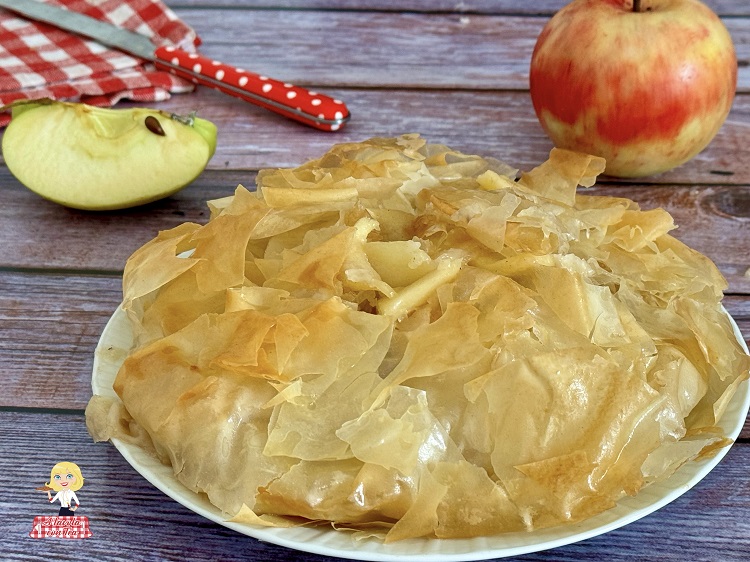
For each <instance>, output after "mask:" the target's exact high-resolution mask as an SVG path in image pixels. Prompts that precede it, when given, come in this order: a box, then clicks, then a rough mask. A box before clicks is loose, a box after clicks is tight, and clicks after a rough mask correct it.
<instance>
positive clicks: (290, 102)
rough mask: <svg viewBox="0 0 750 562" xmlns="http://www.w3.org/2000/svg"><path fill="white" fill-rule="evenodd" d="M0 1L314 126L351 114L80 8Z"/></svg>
mask: <svg viewBox="0 0 750 562" xmlns="http://www.w3.org/2000/svg"><path fill="white" fill-rule="evenodd" d="M0 6H1V7H3V8H7V9H9V10H11V11H13V12H15V13H17V14H21V15H22V16H25V17H27V18H29V19H32V20H36V21H41V22H44V23H48V24H50V25H53V26H55V27H59V28H61V29H65V30H67V31H70V32H72V33H76V34H78V35H83V36H85V37H88V38H90V39H94V40H95V41H98V42H99V43H102V44H103V45H107V46H109V47H114V48H116V49H119V50H121V51H125V52H127V53H130V54H132V55H135V56H136V57H139V58H141V59H144V60H148V61H151V62H153V64H154V66H155V67H156V68H157V69H159V70H166V71H167V72H170V73H172V74H175V75H177V76H180V77H182V78H186V79H188V80H191V81H192V82H193V83H195V84H201V85H203V86H208V87H209V88H214V89H215V90H219V91H221V92H223V93H225V94H229V95H230V96H234V97H236V98H240V99H243V100H245V101H248V102H250V103H253V104H255V105H259V106H261V107H264V108H266V109H269V110H271V111H273V112H275V113H279V114H281V115H284V116H285V117H288V118H290V119H294V120H295V121H299V122H300V123H304V124H305V125H310V126H311V127H315V128H316V129H321V130H323V131H336V130H338V129H340V128H341V127H342V126H343V125H344V124H345V123H346V122H347V121H348V120H349V118H350V116H351V115H350V113H349V110H348V109H347V107H346V105H345V104H344V102H342V101H341V100H337V99H333V98H330V97H328V96H325V95H323V94H319V93H317V92H311V91H309V90H307V89H305V88H302V87H299V86H294V85H292V84H288V83H285V82H281V81H279V80H274V79H272V78H268V77H267V76H261V75H259V74H255V73H253V72H248V71H247V70H243V69H240V68H235V67H233V66H231V65H228V64H223V63H221V62H219V61H215V60H212V59H210V58H208V57H204V56H202V55H199V54H198V53H189V52H187V51H185V50H183V49H179V48H177V47H173V46H158V47H157V46H155V45H154V44H153V43H152V42H151V41H150V40H149V38H148V37H146V36H144V35H140V34H139V33H135V32H133V31H129V30H127V29H122V28H119V27H117V26H114V25H112V24H110V23H107V22H105V21H101V20H98V19H95V18H92V17H89V16H87V15H85V14H81V13H78V12H73V11H71V10H67V9H65V8H60V7H58V6H53V5H50V4H44V3H42V2H38V1H36V0H0Z"/></svg>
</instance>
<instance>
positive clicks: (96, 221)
mask: <svg viewBox="0 0 750 562" xmlns="http://www.w3.org/2000/svg"><path fill="white" fill-rule="evenodd" d="M254 175H255V174H254V173H253V172H250V171H225V172H222V171H218V170H210V171H207V172H205V173H204V174H203V175H202V176H200V177H199V178H198V179H197V180H196V181H195V182H194V183H193V185H191V186H190V187H189V188H187V189H185V190H183V191H181V192H180V193H178V194H176V195H174V196H173V197H171V198H168V199H165V200H162V201H159V202H156V203H153V204H150V205H147V206H144V207H140V208H138V209H133V210H129V211H119V212H108V213H87V212H80V211H75V210H71V209H67V208H63V207H60V206H58V205H56V204H53V203H50V202H47V201H44V200H42V199H40V198H39V197H37V196H36V195H35V194H33V193H32V192H30V191H28V190H26V189H25V188H23V186H21V185H20V184H18V182H17V181H16V180H15V179H14V178H12V177H11V176H10V174H9V172H8V171H7V169H6V168H0V186H2V192H1V194H0V201H2V205H0V240H2V241H3V243H4V251H3V252H2V254H0V267H3V268H43V269H66V270H77V271H94V272H96V271H110V272H118V271H121V270H122V268H123V266H124V264H125V261H126V260H127V258H128V256H130V254H132V252H133V251H135V250H136V249H137V248H138V247H140V246H141V245H142V244H144V243H145V242H147V241H148V240H150V239H151V238H153V237H154V236H155V235H156V234H157V232H158V231H159V230H166V229H169V228H172V227H174V226H177V225H178V224H180V223H182V222H187V221H191V222H198V223H204V222H205V221H206V220H207V210H206V205H205V202H206V200H209V199H214V198H218V197H223V196H226V195H230V194H231V193H232V192H233V191H234V189H235V187H236V185H237V183H240V182H241V183H243V184H245V185H247V186H249V187H251V186H253V185H254ZM594 193H607V194H610V195H616V196H619V197H628V198H631V199H633V200H635V201H637V202H639V203H640V204H641V206H642V208H644V209H649V208H655V207H664V208H665V209H666V210H667V211H669V212H670V213H672V215H673V216H674V219H675V222H676V224H678V225H679V228H678V229H677V230H675V231H674V235H675V236H676V237H678V238H680V239H681V240H682V241H684V242H685V243H687V244H688V245H690V246H691V247H693V248H694V249H696V250H698V251H699V252H701V253H704V254H706V255H707V256H708V257H710V258H711V259H712V260H713V261H714V262H715V263H716V264H717V265H718V267H719V268H720V269H721V271H722V272H723V274H724V275H725V276H726V277H727V279H728V281H729V292H731V293H741V294H748V293H750V277H748V276H747V274H746V272H747V271H748V269H750V256H749V255H748V251H747V226H748V222H749V221H750V186H741V185H740V186H721V185H714V186H704V187H700V186H675V185H664V186H661V185H652V186H639V185H630V184H622V185H602V186H601V187H597V188H595V190H594Z"/></svg>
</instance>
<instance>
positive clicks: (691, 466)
mask: <svg viewBox="0 0 750 562" xmlns="http://www.w3.org/2000/svg"><path fill="white" fill-rule="evenodd" d="M734 328H735V332H736V333H737V337H738V340H739V341H741V342H742V345H743V346H744V347H745V350H747V346H746V345H745V343H744V340H743V339H742V336H741V334H740V332H739V330H738V328H737V326H736V324H735V325H734ZM131 346H132V335H131V331H130V325H129V323H128V320H127V317H126V315H125V312H124V311H123V310H122V309H121V308H118V310H117V311H116V312H115V314H114V315H113V316H112V318H110V320H109V322H108V323H107V326H106V327H105V329H104V332H103V333H102V336H101V339H100V341H99V345H98V346H97V349H96V356H95V357H94V372H93V377H92V387H93V391H94V394H99V395H104V396H114V391H113V390H112V382H113V381H114V378H115V375H116V374H117V370H118V369H119V367H120V365H121V364H122V361H123V360H124V359H125V357H126V355H127V353H128V351H129V350H130V347H131ZM749 407H750V390H749V389H748V381H745V382H743V383H742V384H741V385H740V387H739V389H738V391H737V393H736V394H735V396H734V398H733V399H732V401H731V403H730V404H729V406H728V408H727V410H726V413H725V415H724V418H723V419H722V421H721V427H722V428H723V429H724V431H725V432H726V435H727V436H728V437H730V438H732V439H735V438H736V437H737V436H738V435H739V433H740V431H741V430H742V426H743V424H744V422H745V418H746V417H747V412H748V408H749ZM113 442H114V445H115V447H117V449H118V450H119V451H120V453H121V454H122V456H123V457H124V458H125V460H126V461H127V462H128V463H130V464H131V465H132V466H133V468H135V469H136V470H137V471H138V472H139V473H140V474H141V475H143V477H144V478H146V480H148V481H149V482H151V483H152V484H153V485H154V486H156V487H157V488H158V489H159V490H161V491H162V492H164V493H165V494H167V495H168V496H169V497H171V498H172V499H174V500H175V501H177V502H179V503H180V504H182V505H184V506H185V507H187V508H188V509H190V510H192V511H194V512H195V513H198V514H199V515H202V516H203V517H206V518H207V519H210V520H211V521H214V522H216V523H219V524H221V525H224V526H225V527H228V528H230V529H234V530H235V531H237V532H239V533H242V534H245V535H248V536H251V537H255V538H256V539H260V540H263V541H266V542H269V543H273V544H278V545H282V546H285V547H289V548H293V549H296V550H300V551H304V552H312V553H316V554H323V555H328V556H337V557H342V558H350V559H355V560H382V561H394V562H395V561H398V562H404V561H409V562H416V561H430V562H449V561H463V560H487V559H490V558H502V557H507V556H519V555H521V554H526V553H529V552H537V551H540V550H546V549H550V548H555V547H558V546H562V545H565V544H570V543H573V542H578V541H582V540H584V539H588V538H591V537H595V536H597V535H601V534H602V533H606V532H608V531H611V530H613V529H617V528H619V527H622V526H623V525H627V524H628V523H632V522H633V521H636V520H638V519H640V518H642V517H644V516H646V515H648V514H650V513H653V512H654V511H656V510H657V509H659V508H661V507H663V506H665V505H666V504H668V503H669V502H671V501H673V500H675V499H676V498H678V497H680V496H681V495H682V494H684V493H685V492H687V491H688V490H690V489H691V488H692V487H693V486H695V484H697V483H698V482H700V480H701V479H703V478H704V477H705V476H706V475H707V474H708V473H709V472H710V471H711V470H712V469H713V468H714V467H715V466H716V465H717V464H718V463H719V461H721V459H722V458H723V457H724V455H726V453H727V451H728V450H729V448H728V447H726V448H724V449H722V450H721V451H720V452H719V453H718V454H717V455H716V456H715V457H713V458H711V459H707V460H703V461H700V462H690V463H687V464H686V465H684V466H682V467H681V468H680V469H679V470H678V471H677V472H676V473H675V474H674V475H673V476H672V477H671V478H669V479H668V480H665V481H664V482H661V483H658V484H653V485H651V486H649V487H647V488H645V489H643V490H641V491H640V492H639V493H638V495H637V496H635V497H627V498H625V499H623V500H621V501H620V502H619V503H618V505H617V507H615V508H613V509H611V510H609V511H606V512H604V513H602V514H600V515H597V516H595V517H592V518H590V519H588V520H586V521H583V522H582V523H579V524H577V525H566V526H560V527H555V528H551V529H543V530H540V531H534V532H531V533H526V532H521V533H507V534H502V535H496V536H492V537H480V538H474V539H452V540H437V539H410V540H405V541H401V542H397V543H395V544H391V545H384V544H383V543H382V542H380V541H377V540H375V539H368V540H361V541H354V539H353V538H352V537H351V535H350V534H349V533H346V532H341V531H334V530H333V529H330V528H323V527H317V528H316V527H311V528H308V527H292V528H288V529H279V528H264V527H254V526H250V525H244V524H238V523H231V522H228V521H226V519H225V518H224V517H223V515H222V513H221V512H220V511H219V510H218V509H217V508H216V507H214V506H213V505H211V504H210V503H209V502H208V500H207V499H206V498H205V497H203V496H201V495H199V494H196V493H194V492H192V491H190V490H188V489H187V488H185V487H184V486H183V485H182V484H181V483H180V482H179V481H178V480H177V479H176V478H175V477H174V474H173V472H172V468H171V467H169V466H165V465H163V464H161V463H160V462H159V461H158V460H156V459H155V458H153V457H152V456H150V455H149V454H147V453H145V452H143V451H142V450H141V449H139V448H137V447H134V446H132V445H128V444H127V443H123V442H121V441H119V440H113Z"/></svg>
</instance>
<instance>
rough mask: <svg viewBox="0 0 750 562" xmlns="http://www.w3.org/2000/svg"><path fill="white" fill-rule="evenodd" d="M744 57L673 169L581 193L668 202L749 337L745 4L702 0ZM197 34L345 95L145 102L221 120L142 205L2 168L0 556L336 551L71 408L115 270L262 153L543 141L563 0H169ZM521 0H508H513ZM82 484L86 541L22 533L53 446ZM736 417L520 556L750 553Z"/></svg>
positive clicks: (527, 152)
mask: <svg viewBox="0 0 750 562" xmlns="http://www.w3.org/2000/svg"><path fill="white" fill-rule="evenodd" d="M707 3H708V4H709V5H710V6H711V7H712V8H713V9H714V10H715V11H717V13H719V14H720V15H721V16H722V18H723V19H724V22H725V23H726V25H727V27H728V29H729V30H730V32H731V34H732V36H733V38H734V41H735V45H736V48H737V53H738V58H739V85H738V95H737V97H736V100H735V102H734V106H733V109H732V112H731V114H730V115H729V118H728V120H727V122H726V123H725V125H724V126H723V128H722V129H721V131H720V132H719V134H718V136H717V137H716V139H715V140H714V141H713V143H712V144H711V145H710V146H709V148H707V149H706V150H705V151H704V152H703V153H702V154H700V155H699V156H697V157H696V158H695V159H694V160H692V161H691V162H689V163H687V164H685V165H684V166H682V167H680V168H678V169H676V170H674V171H671V172H668V173H665V174H663V175H661V176H659V177H653V178H647V179H645V180H639V181H637V182H635V181H631V182H613V181H606V180H602V181H601V182H600V183H599V185H598V186H597V187H595V188H594V192H596V193H601V194H605V193H606V194H616V195H618V196H624V197H630V198H632V199H634V200H636V201H638V202H639V203H640V204H641V205H642V206H643V207H644V208H653V207H664V208H665V209H666V210H668V211H669V212H670V213H672V215H673V216H674V217H675V220H676V222H677V223H678V224H679V225H680V226H679V229H678V230H677V231H676V232H675V234H676V236H677V237H678V238H680V239H681V240H683V241H684V242H686V243H687V244H689V245H690V246H692V247H694V248H695V249H697V250H699V251H700V252H702V253H704V254H706V255H708V256H709V257H710V258H711V259H712V260H714V262H715V263H716V264H717V265H718V267H719V268H720V269H721V271H722V272H723V273H724V275H725V276H726V277H727V279H728V281H729V290H728V292H727V295H726V301H725V302H726V308H727V309H728V310H729V312H730V313H731V314H732V315H733V316H734V318H735V319H736V321H737V323H738V325H739V326H740V329H741V330H742V333H743V335H744V337H745V338H746V339H747V338H748V337H750V274H749V273H748V269H749V268H750V238H748V234H747V233H748V228H750V157H749V155H748V147H750V68H749V65H750V3H748V2H747V1H746V0H710V1H708V2H707ZM167 4H168V5H170V7H172V8H173V9H174V10H175V11H176V13H177V14H178V15H179V16H180V17H181V18H183V19H184V20H185V21H186V22H187V23H188V24H190V25H192V26H193V27H194V28H195V29H196V30H197V32H198V33H199V35H200V36H201V37H202V39H203V46H202V52H203V53H204V54H206V55H208V56H210V57H214V58H217V59H220V60H224V61H226V62H228V63H232V64H235V65H237V66H241V67H244V68H248V69H252V70H254V71H256V72H258V73H260V74H266V75H269V76H272V77H276V78H279V79H282V80H285V81H290V82H294V83H297V84H300V85H305V86H309V87H311V88H312V89H315V90H318V91H323V92H326V93H329V94H331V95H333V96H335V97H338V98H341V99H343V100H345V101H346V102H347V104H348V105H349V108H350V109H351V111H352V114H353V119H352V121H351V122H350V123H349V124H348V125H347V126H346V127H345V129H343V130H341V131H339V132H337V133H324V132H318V131H315V130H313V129H309V128H306V127H304V126H301V125H297V124H294V123H292V122H291V121H287V120H285V119H283V118H281V117H277V116H275V115H273V114H271V113H268V112H266V111H264V110H262V109H259V108H256V107H254V106H251V105H248V104H246V103H243V102H241V101H238V100H235V99H233V98H229V97H226V96H223V95H222V94H219V93H216V92H214V91H211V90H207V89H201V90H199V91H197V92H196V93H193V94H187V95H180V96H175V97H173V99H172V100H170V101H168V102H165V103H162V104H159V106H160V107H161V108H163V109H166V110H170V111H176V112H183V113H185V112H189V111H191V110H197V111H198V113H199V115H201V116H202V117H205V118H207V119H210V120H212V121H214V122H215V123H216V124H217V125H218V128H219V139H218V148H217V151H216V155H215V156H214V157H213V159H212V160H211V162H210V164H209V166H208V169H207V170H206V171H205V172H204V173H203V174H202V175H201V176H200V177H199V178H198V179H197V180H196V181H195V182H194V183H193V184H192V185H191V186H189V187H188V188H187V189H185V190H183V191H182V192H180V193H178V194H177V195H175V196H173V197H171V198H168V199H166V200H163V201H159V202H157V203H153V204H150V205H148V206H145V207H141V208H137V209H132V210H127V211H119V212H104V213H87V212H79V211H74V210H70V209H66V208H63V207H60V206H57V205H55V204H53V203H49V202H47V201H45V200H42V199H40V198H39V197H37V196H36V195H34V194H33V193H32V192H30V191H28V190H27V189H25V188H24V187H23V186H22V185H21V184H19V183H18V181H17V180H16V179H15V178H14V177H13V176H12V175H11V174H10V172H9V171H8V169H7V168H6V167H5V165H4V164H3V165H2V166H0V241H1V242H2V244H0V383H1V386H0V475H1V476H0V481H1V482H2V483H0V490H1V491H0V514H1V515H0V521H1V523H0V559H3V560H9V559H13V560H65V559H76V560H97V561H101V560H141V559H143V560H196V561H198V560H206V561H215V560H264V561H265V560H279V561H280V560H285V561H289V560H291V561H298V560H299V561H301V560H305V561H312V562H322V561H324V560H333V559H330V558H326V557H323V556H317V555H312V554H306V553H302V552H296V551H292V550H288V549H286V548H283V547H280V546H275V545H271V544H266V543H262V542H259V541H257V540H255V539H252V538H249V537H245V536H243V535H240V534H238V533H236V532H234V531H231V530H229V529H226V528H224V527H222V526H220V525H217V524H214V523H211V522H210V521H207V520H206V519H203V518H202V517H200V516H198V515H196V514H194V513H192V512H191V511H189V510H187V509H185V508H183V507H182V506H181V505H179V504H177V503H176V502H174V501H172V500H171V499H169V498H168V497H166V496H165V495H163V494H162V493H161V492H159V491H158V490H157V489H155V488H154V487H153V486H152V485H150V484H149V483H148V482H147V481H146V480H145V479H144V478H142V477H141V476H140V475H139V474H138V473H137V472H136V471H135V470H134V469H133V468H131V466H130V465H129V464H128V463H127V462H125V461H124V460H123V458H122V457H121V456H120V454H119V453H118V452H117V451H116V450H115V448H114V447H113V446H112V445H110V444H105V443H100V444H94V443H93V442H92V441H91V439H90V437H89V436H88V434H87V431H86V426H85V422H84V415H83V411H84V408H85V406H86V403H87V401H88V400H89V398H90V396H91V386H90V379H91V369H92V361H93V356H94V348H95V346H96V343H97V339H98V337H99V335H100V333H101V331H102V329H103V327H104V325H105V323H106V322H107V320H108V318H109V317H110V315H111V314H112V313H113V311H114V310H115V309H116V308H117V306H118V304H119V303H120V298H121V293H120V283H121V276H122V270H123V266H124V263H125V260H126V259H127V258H128V256H129V255H130V254H131V253H132V252H133V251H134V250H135V249H136V248H138V247H139V246H141V245H142V244H143V243H145V242H146V241H148V240H149V239H151V238H152V237H154V236H155V235H156V233H157V232H158V231H159V230H165V229H168V228H171V227H173V226H176V225H177V224H179V223H182V222H184V221H195V222H205V221H206V220H207V216H208V213H207V209H206V205H205V202H206V200H208V199H213V198H217V197H222V196H225V195H229V194H231V193H232V192H233V189H234V188H235V186H236V185H237V184H238V183H242V184H244V185H246V186H253V185H254V178H255V175H256V173H257V171H258V170H259V169H262V168H267V167H280V166H296V165H299V164H301V163H303V162H304V161H305V160H307V159H309V158H312V157H317V156H319V155H321V154H322V153H323V152H325V151H326V150H327V149H328V148H329V147H330V145H331V144H333V143H337V142H344V141H359V140H364V139H366V138H369V137H371V136H395V135H398V134H401V133H407V132H418V133H421V134H422V135H423V136H424V137H426V138H427V139H428V140H430V141H432V142H440V143H444V144H447V145H449V146H452V147H454V148H456V149H459V150H462V151H464V152H469V153H478V154H483V155H491V156H495V157H498V158H500V159H502V160H505V161H507V162H509V163H511V164H513V165H515V166H517V167H520V168H522V169H529V168H530V167H532V166H534V165H536V164H538V163H540V162H542V161H543V160H545V159H546V157H547V154H548V152H549V150H550V148H551V143H550V141H549V140H548V139H547V138H546V137H545V135H544V133H543V132H542V129H541V127H540V126H539V124H538V122H537V120H536V118H535V116H534V112H533V109H532V106H531V101H530V98H529V94H528V90H527V88H528V65H529V60H530V56H531V51H532V49H533V45H534V42H535V40H536V37H537V34H538V33H539V31H540V30H541V28H542V26H543V25H544V23H545V22H546V21H547V19H548V18H549V17H550V15H551V14H552V13H553V12H554V11H555V10H557V9H559V8H560V7H561V6H562V5H563V4H564V0H539V1H535V2H520V1H513V0H496V1H492V0H464V1H461V2H458V1H455V0H436V1H434V2H426V1H425V2H421V1H419V0H370V1H369V2H357V1H355V0H314V1H311V2H306V1H304V0H277V1H273V0H268V1H257V2H250V1H244V0H212V1H211V2H206V1H203V0H168V1H167ZM521 5H523V6H525V7H519V6H521ZM63 459H68V460H73V461H74V462H77V463H78V464H79V465H80V466H81V467H82V469H83V471H84V476H85V478H86V485H85V487H84V488H83V489H82V490H81V491H80V498H81V501H82V505H83V507H82V508H81V512H80V513H82V514H84V515H86V516H87V517H88V518H89V520H90V522H91V527H92V531H93V533H94V536H93V537H92V538H90V539H87V540H85V541H68V542H63V541H62V540H60V539H48V540H36V539H32V538H29V537H28V533H29V531H30V530H31V524H32V521H33V518H34V516H36V515H52V514H53V513H52V512H51V511H50V506H49V505H48V504H47V501H46V497H45V496H44V494H42V493H40V492H38V491H35V490H34V488H35V487H37V486H40V485H41V484H42V483H43V481H45V479H46V477H47V476H48V475H49V471H50V469H51V467H52V466H53V465H54V464H55V463H56V462H58V461H60V460H63ZM748 467H750V424H748V423H746V424H745V428H744V430H743V432H742V434H741V436H740V439H739V440H738V441H737V442H736V444H735V445H734V446H733V447H732V449H731V450H730V452H729V453H728V455H727V456H726V457H725V459H724V460H723V461H722V462H721V463H720V464H719V465H718V467H717V468H716V469H715V470H714V471H713V472H712V473H710V474H709V475H708V477H706V478H705V479H704V480H703V481H702V482H700V483H699V484H698V485H697V486H696V487H695V488H693V489H692V490H691V491H690V492H688V493H686V494H685V495H684V496H682V497H680V498H679V499H677V500H676V501H674V502H673V503H671V504H669V505H668V506H666V507H664V508H663V509H661V510H659V511H657V512H656V513H654V514H652V515H650V516H648V517H645V518H644V519H642V520H640V521H638V522H636V523H633V524H630V525H628V526H626V527H624V528H621V529H618V530H615V531H612V532H610V533H608V534H606V535H603V536H600V537H597V538H593V539H589V540H586V541H583V542H580V543H576V544H572V545H568V546H564V547H560V548H557V549H554V550H549V551H545V552H538V553H532V554H528V555H525V556H522V557H520V558H518V560H526V561H530V560H544V561H552V560H555V561H557V560H560V561H573V560H597V561H598V560H605V559H606V560H659V561H670V560H675V561H677V560H679V561H684V560H691V561H693V560H711V561H726V560H748V559H750V469H749V468H748Z"/></svg>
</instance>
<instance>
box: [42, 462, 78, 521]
mask: <svg viewBox="0 0 750 562" xmlns="http://www.w3.org/2000/svg"><path fill="white" fill-rule="evenodd" d="M45 487H46V488H47V490H46V492H47V499H49V501H50V503H55V502H56V501H59V502H60V512H59V513H58V515H60V516H62V515H75V511H76V509H78V507H79V506H80V505H81V502H80V501H78V496H77V495H76V492H77V491H78V490H80V489H81V488H82V487H83V476H82V475H81V469H80V468H78V465H77V464H75V463H72V462H59V463H57V464H56V465H55V466H54V467H52V472H51V473H50V477H49V482H47V484H45ZM53 491H54V492H57V494H55V496H54V497H52V492H53ZM74 503H75V505H73V504H74Z"/></svg>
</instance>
